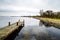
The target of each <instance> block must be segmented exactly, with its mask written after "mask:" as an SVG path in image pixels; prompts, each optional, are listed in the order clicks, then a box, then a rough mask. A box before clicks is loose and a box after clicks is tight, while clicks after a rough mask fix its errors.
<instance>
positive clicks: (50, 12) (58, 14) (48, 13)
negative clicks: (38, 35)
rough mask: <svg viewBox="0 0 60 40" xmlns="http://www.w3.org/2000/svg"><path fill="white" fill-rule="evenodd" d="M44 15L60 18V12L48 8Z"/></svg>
mask: <svg viewBox="0 0 60 40" xmlns="http://www.w3.org/2000/svg"><path fill="white" fill-rule="evenodd" d="M41 16H42V17H49V18H60V12H53V11H51V10H48V11H46V12H43V15H41Z"/></svg>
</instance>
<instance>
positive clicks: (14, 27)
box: [0, 21, 24, 40]
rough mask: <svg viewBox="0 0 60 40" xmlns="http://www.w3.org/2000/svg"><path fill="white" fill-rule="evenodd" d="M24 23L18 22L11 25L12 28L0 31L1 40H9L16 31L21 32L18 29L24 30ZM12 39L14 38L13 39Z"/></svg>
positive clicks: (8, 27)
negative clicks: (6, 39) (7, 39)
mask: <svg viewBox="0 0 60 40" xmlns="http://www.w3.org/2000/svg"><path fill="white" fill-rule="evenodd" d="M23 24H24V23H23V22H20V21H19V22H16V23H14V24H11V25H10V26H7V27H4V28H1V29H0V40H4V39H5V38H7V37H8V36H9V35H10V34H11V33H13V32H14V31H15V30H19V29H18V28H20V29H21V28H22V27H23V26H22V25H23ZM11 38H12V37H11Z"/></svg>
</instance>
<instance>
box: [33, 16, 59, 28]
mask: <svg viewBox="0 0 60 40" xmlns="http://www.w3.org/2000/svg"><path fill="white" fill-rule="evenodd" d="M33 18H36V19H39V20H43V21H45V22H49V23H50V24H52V25H53V26H55V27H57V28H60V19H59V18H48V17H33Z"/></svg>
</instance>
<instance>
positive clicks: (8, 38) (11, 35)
mask: <svg viewBox="0 0 60 40" xmlns="http://www.w3.org/2000/svg"><path fill="white" fill-rule="evenodd" d="M11 26H12V27H13V26H14V27H15V29H14V27H13V29H14V30H12V31H11V32H10V33H7V35H5V36H3V37H1V38H0V40H14V39H15V37H16V36H17V35H18V33H19V32H20V30H21V29H22V28H23V27H24V21H23V22H20V21H18V22H16V23H14V24H10V22H9V24H8V26H7V27H6V28H8V27H11ZM6 28H5V29H6ZM3 30H4V29H3ZM7 31H8V30H7ZM2 33H3V32H2ZM2 35H3V34H2Z"/></svg>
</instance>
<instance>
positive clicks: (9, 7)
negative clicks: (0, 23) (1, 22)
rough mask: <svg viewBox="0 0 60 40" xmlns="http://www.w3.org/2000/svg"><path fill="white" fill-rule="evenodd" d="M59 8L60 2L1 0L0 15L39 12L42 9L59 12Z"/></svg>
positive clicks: (56, 0)
mask: <svg viewBox="0 0 60 40" xmlns="http://www.w3.org/2000/svg"><path fill="white" fill-rule="evenodd" d="M59 7H60V0H0V15H5V14H4V13H3V14H2V13H1V12H13V11H14V12H15V11H18V12H19V11H28V12H39V10H41V9H43V10H49V9H50V10H54V11H56V10H58V11H59V10H60V8H59ZM7 14H8V13H7ZM20 14H21V13H20ZM8 15H9V14H8ZM13 15H14V14H13Z"/></svg>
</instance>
